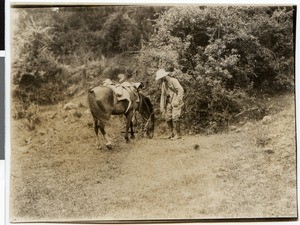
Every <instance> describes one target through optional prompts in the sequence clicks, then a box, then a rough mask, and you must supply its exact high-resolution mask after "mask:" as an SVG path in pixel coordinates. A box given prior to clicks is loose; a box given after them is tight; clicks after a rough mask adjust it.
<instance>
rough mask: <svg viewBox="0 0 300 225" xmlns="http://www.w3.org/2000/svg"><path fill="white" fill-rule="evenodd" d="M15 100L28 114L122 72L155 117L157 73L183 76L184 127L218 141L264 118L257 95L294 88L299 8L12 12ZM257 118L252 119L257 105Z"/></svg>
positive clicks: (104, 8) (98, 8) (99, 8)
mask: <svg viewBox="0 0 300 225" xmlns="http://www.w3.org/2000/svg"><path fill="white" fill-rule="evenodd" d="M13 10H14V12H13V14H14V16H15V17H14V22H13V25H14V26H13V33H12V38H13V46H12V54H13V60H12V80H13V99H14V100H16V101H19V102H20V103H21V104H22V105H23V108H24V109H25V110H26V108H28V107H29V106H30V105H31V104H32V103H36V104H52V103H55V102H59V101H61V100H64V99H66V98H67V97H68V96H72V95H73V94H74V93H76V91H77V90H79V89H81V90H82V89H84V90H85V89H86V88H88V87H91V86H95V85H97V84H100V83H101V82H102V80H103V79H104V78H112V79H117V75H118V74H119V73H125V74H126V75H127V77H128V78H131V79H132V80H137V81H138V80H140V81H143V82H144V83H145V86H146V89H147V90H146V92H147V94H150V95H151V96H152V99H153V101H154V103H155V105H156V108H157V109H158V108H159V107H158V103H159V95H160V87H159V84H158V83H156V82H154V74H155V72H156V71H157V69H159V68H166V69H169V68H172V67H176V68H178V69H179V70H180V71H181V72H182V73H181V74H179V75H178V77H177V78H178V79H179V80H180V82H181V83H182V84H183V86H184V89H185V92H186V95H185V108H184V115H183V119H184V120H185V122H186V124H187V126H188V127H189V128H191V129H193V130H194V131H196V132H202V131H203V132H217V131H220V130H223V129H226V128H227V127H228V124H230V123H234V122H238V121H239V120H243V118H242V117H241V116H242V115H243V116H244V118H246V117H247V119H249V118H261V117H262V116H263V114H264V108H263V106H262V105H258V104H259V102H258V101H257V98H256V96H259V95H264V94H266V93H277V92H278V91H286V90H293V89H294V72H295V71H294V63H295V60H294V37H295V35H294V31H295V29H294V19H295V9H294V8H293V7H290V6H289V7H285V6H278V7H277V6H276V7H275V6H195V5H193V6H179V7H173V6H170V7H164V6H159V7H153V6H143V7H141V6H90V7H58V8H51V7H49V8H47V7H46V8H39V9H38V10H37V9H35V8H14V9H13ZM255 104H256V105H257V106H256V108H260V109H261V111H260V112H255V110H253V108H255V107H253V105H255Z"/></svg>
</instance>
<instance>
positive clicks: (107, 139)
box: [100, 124, 112, 149]
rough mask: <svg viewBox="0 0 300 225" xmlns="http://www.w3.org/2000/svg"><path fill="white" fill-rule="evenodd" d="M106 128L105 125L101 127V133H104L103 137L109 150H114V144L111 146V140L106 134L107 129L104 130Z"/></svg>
mask: <svg viewBox="0 0 300 225" xmlns="http://www.w3.org/2000/svg"><path fill="white" fill-rule="evenodd" d="M104 127H105V125H103V124H102V125H101V126H100V131H101V133H102V135H103V137H104V140H105V142H106V144H105V145H106V147H107V148H108V149H111V148H112V144H111V141H110V138H109V137H108V135H107V134H106V132H105V129H104Z"/></svg>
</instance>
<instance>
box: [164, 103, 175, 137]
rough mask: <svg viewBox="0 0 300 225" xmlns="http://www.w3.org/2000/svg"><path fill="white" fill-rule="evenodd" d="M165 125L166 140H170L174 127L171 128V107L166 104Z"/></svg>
mask: <svg viewBox="0 0 300 225" xmlns="http://www.w3.org/2000/svg"><path fill="white" fill-rule="evenodd" d="M165 116H166V123H167V130H168V131H167V132H168V135H167V137H166V138H168V139H170V138H172V137H174V126H173V121H172V105H171V104H167V110H166V115H165Z"/></svg>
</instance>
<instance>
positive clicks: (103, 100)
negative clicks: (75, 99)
mask: <svg viewBox="0 0 300 225" xmlns="http://www.w3.org/2000/svg"><path fill="white" fill-rule="evenodd" d="M138 95H139V102H136V103H133V104H131V105H130V107H129V109H128V106H129V101H128V100H126V99H125V100H121V101H117V97H116V94H115V93H114V92H113V90H112V89H111V88H109V87H105V86H98V87H95V88H93V89H90V90H89V92H88V103H89V107H90V110H91V113H92V116H93V119H94V129H95V134H96V142H97V148H98V149H100V141H99V137H98V131H99V129H100V131H101V133H102V135H103V137H104V140H105V141H106V147H107V148H111V147H112V144H111V141H110V140H109V138H108V136H107V134H106V132H105V124H106V123H107V121H108V120H109V118H110V116H111V115H122V114H124V115H125V116H126V119H127V122H126V130H125V139H126V141H127V142H129V138H128V131H129V128H131V137H132V138H134V131H133V123H132V118H133V115H134V110H136V111H138V112H139V113H140V114H141V116H142V117H143V118H144V120H146V124H145V127H144V129H145V134H146V135H147V137H148V138H153V135H154V112H153V105H152V103H151V101H150V99H149V98H148V97H146V96H144V95H143V94H141V93H138Z"/></svg>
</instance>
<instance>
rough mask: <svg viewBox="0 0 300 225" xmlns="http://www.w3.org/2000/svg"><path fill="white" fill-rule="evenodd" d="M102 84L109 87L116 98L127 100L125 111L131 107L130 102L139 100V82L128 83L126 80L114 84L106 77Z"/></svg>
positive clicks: (140, 84)
mask: <svg viewBox="0 0 300 225" xmlns="http://www.w3.org/2000/svg"><path fill="white" fill-rule="evenodd" d="M103 86H106V87H109V88H110V89H112V90H113V92H114V93H115V94H116V97H117V100H118V101H122V100H128V102H129V104H128V107H127V110H126V112H127V111H128V110H129V108H130V107H131V105H132V103H138V102H139V101H140V99H139V94H138V89H139V88H140V87H141V86H142V83H141V82H137V83H130V82H128V81H126V82H123V83H121V84H115V83H113V82H112V81H111V80H110V79H106V80H105V81H104V82H103Z"/></svg>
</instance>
